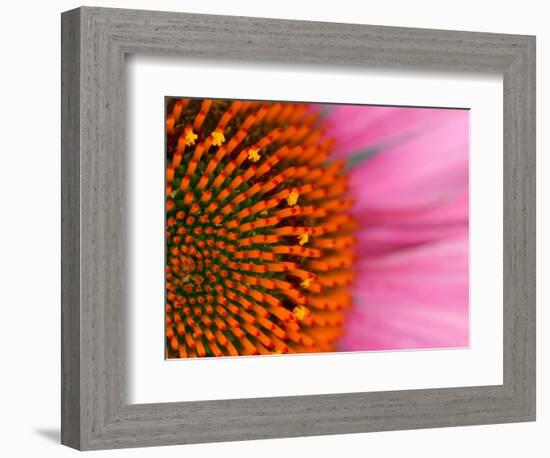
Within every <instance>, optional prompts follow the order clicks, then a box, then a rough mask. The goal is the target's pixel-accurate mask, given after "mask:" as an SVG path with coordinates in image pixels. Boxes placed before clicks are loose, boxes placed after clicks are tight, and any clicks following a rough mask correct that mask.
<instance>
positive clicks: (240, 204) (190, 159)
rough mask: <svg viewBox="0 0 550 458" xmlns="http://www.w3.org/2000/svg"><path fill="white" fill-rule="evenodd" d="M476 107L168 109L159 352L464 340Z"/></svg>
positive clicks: (231, 105)
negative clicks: (162, 333)
mask: <svg viewBox="0 0 550 458" xmlns="http://www.w3.org/2000/svg"><path fill="white" fill-rule="evenodd" d="M468 159H469V111H468V110H462V109H437V108H408V107H387V106H364V105H329V104H306V103H288V102H259V101H240V100H235V101H233V100H210V99H189V98H167V99H166V357H167V358H186V357H206V356H239V355H258V354H260V355H273V354H285V353H320V352H334V351H372V350H407V349H420V348H457V347H465V346H468V344H469V303H468V290H469V284H468V276H469V270H468V259H469V248H468V246H469V240H468V212H469V198H468V183H469V176H468V168H469V162H468Z"/></svg>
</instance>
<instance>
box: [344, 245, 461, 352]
mask: <svg viewBox="0 0 550 458" xmlns="http://www.w3.org/2000/svg"><path fill="white" fill-rule="evenodd" d="M357 269H358V278H357V280H356V282H355V288H354V304H353V308H352V309H351V310H350V312H349V314H348V320H347V327H346V333H345V336H344V337H343V338H342V339H341V341H340V348H341V349H342V350H344V351H351V350H363V351H365V350H384V349H386V350H387V349H413V348H438V347H464V346H467V345H468V339H469V299H468V240H467V239H466V238H460V239H454V240H445V241H441V242H435V243H432V244H428V245H423V246H421V247H417V248H414V249H408V250H401V251H397V252H395V253H391V254H386V255H382V256H372V257H369V258H365V259H362V260H360V261H359V262H358V265H357Z"/></svg>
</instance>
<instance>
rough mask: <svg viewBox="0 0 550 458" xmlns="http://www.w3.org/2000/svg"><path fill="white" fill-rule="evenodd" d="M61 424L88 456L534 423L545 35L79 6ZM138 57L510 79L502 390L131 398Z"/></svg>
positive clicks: (65, 187)
mask: <svg viewBox="0 0 550 458" xmlns="http://www.w3.org/2000/svg"><path fill="white" fill-rule="evenodd" d="M61 35H62V314H61V315H62V388H61V389H62V428H61V441H62V443H63V444H66V445H68V446H71V447H74V448H77V449H81V450H84V449H104V448H117V447H138V446H152V445H166V444H183V443H194V442H214V441H231V440H241V439H260V438H275V437H292V436H306V435H321V434H338V433H355V432H366V431H381V430H397V429H411V428H432V427H441V426H456V425H472V424H485V423H505V422H519V421H530V420H534V419H535V38H534V37H532V36H520V35H502V34H489V33H472V32H456V31H444V30H423V29H410V28H397V27H380V26H367V25H350V24H333V23H320V22H307V21H287V20H271V19H257V18H247V17H229V16H209V15H197V14H184V13H171V12H153V11H133V10H120V9H106V8H90V7H83V8H79V9H76V10H72V11H68V12H65V13H63V14H62V34H61ZM129 53H154V54H159V53H162V54H175V55H181V56H202V57H208V58H224V59H228V58H229V59H248V60H251V59H252V60H261V61H271V62H293V63H313V64H332V65H348V66H369V65H375V66H394V67H406V68H421V69H443V70H450V71H457V70H471V71H480V72H498V73H500V74H503V77H504V374H503V376H504V378H503V380H504V383H503V385H497V386H477V387H476V386H473V387H463V388H445V389H425V390H411V391H392V392H388V391H386V392H377V393H372V392H371V393H352V394H327V395H317V396H295V397H277V398H264V399H239V400H225V401H201V402H184V403H165V404H143V405H130V404H128V403H127V402H126V400H125V399H126V397H125V389H124V387H125V386H126V381H125V377H126V375H125V374H126V371H125V357H124V336H125V325H126V323H125V321H124V313H125V312H124V310H125V304H126V291H125V279H126V266H125V262H126V261H125V253H126V246H125V230H124V228H125V224H126V219H125V198H126V196H125V193H126V187H125V175H126V171H125V155H126V151H125V138H124V126H125V119H124V117H125V87H124V81H125V79H124V62H125V55H127V54H129Z"/></svg>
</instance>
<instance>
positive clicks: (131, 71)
mask: <svg viewBox="0 0 550 458" xmlns="http://www.w3.org/2000/svg"><path fill="white" fill-rule="evenodd" d="M61 70H62V443H63V444H65V445H68V446H70V447H74V448H77V449H80V450H89V449H106V448H120V447H141V446H153V445H169V444H185V443H197V442H215V441H232V440H246V439H261V438H277V437H293V436H306V435H321V434H341V433H356V432H369V431H382V430H397V429H413V428H433V427H442V426H459V425H472V424H486V423H504V422H520V421H533V420H534V419H535V38H534V37H531V36H518V35H503V34H488V33H474V32H458V31H443V30H427V29H408V28H398V27H381V26H368V25H355V24H333V23H320V22H307V21H288V20H272V19H259V18H247V17H229V16H209V15H197V14H186V13H174V12H153V11H134V10H122V9H107V8H93V7H82V8H78V9H76V10H72V11H68V12H65V13H63V15H62V67H61Z"/></svg>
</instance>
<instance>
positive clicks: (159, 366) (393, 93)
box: [126, 56, 503, 403]
mask: <svg viewBox="0 0 550 458" xmlns="http://www.w3.org/2000/svg"><path fill="white" fill-rule="evenodd" d="M222 80H223V81H231V84H230V85H220V84H218V82H219V81H222ZM334 81H337V82H338V84H336V85H335V84H332V82H334ZM126 84H127V87H128V98H129V102H128V107H127V112H128V114H129V117H128V127H127V132H128V137H129V142H128V157H129V158H130V164H131V165H130V167H129V169H130V172H129V176H130V183H131V185H130V188H129V195H130V196H131V200H132V203H131V205H130V208H131V210H130V224H129V225H128V226H129V228H130V231H131V232H130V234H129V252H130V253H131V255H132V259H131V260H130V261H129V263H128V264H129V266H130V269H131V274H130V288H129V290H130V301H129V302H130V304H129V309H130V314H129V315H130V318H129V319H128V323H129V329H130V330H131V338H130V342H129V345H128V349H129V353H130V354H129V359H130V361H131V364H130V367H131V370H130V375H129V380H130V387H131V390H130V392H131V396H130V399H129V401H130V402H134V403H148V402H177V401H196V400H210V399H236V398H250V397H267V396H297V395H305V394H323V393H352V392H358V391H386V390H405V389H418V388H443V387H453V386H475V385H499V384H501V383H502V289H503V288H502V284H503V278H502V276H503V273H502V271H503V269H502V265H503V264H502V227H503V220H502V205H495V202H502V198H503V197H502V194H503V192H502V162H503V160H502V77H501V76H497V75H495V74H492V75H490V74H488V75H476V74H472V73H460V74H458V73H444V72H417V71H416V72H413V71H406V70H399V71H396V70H384V69H369V70H365V69H363V70H361V71H359V70H357V71H353V72H350V70H349V69H339V68H337V67H325V68H323V71H322V72H320V71H319V67H316V66H300V67H298V68H297V67H296V66H292V65H288V66H281V65H279V66H277V67H274V66H269V67H268V68H266V66H262V65H259V64H253V63H239V64H236V63H235V62H230V61H227V62H223V63H213V62H211V61H204V60H197V59H174V58H159V57H155V58H150V57H143V56H134V57H131V58H130V59H129V62H127V83H126ZM190 87H192V88H193V90H192V91H193V92H192V94H195V95H205V94H208V96H210V97H220V98H246V97H248V98H253V99H254V98H264V99H269V100H281V99H285V100H307V101H317V102H320V101H321V102H339V103H351V102H354V103H378V104H382V103H386V104H395V105H397V104H403V105H409V106H442V107H469V108H471V112H470V169H471V173H470V188H471V189H470V196H471V208H470V234H471V236H470V239H471V247H470V248H471V249H470V263H471V275H470V277H471V278H470V304H471V308H470V319H471V326H470V348H462V349H440V350H436V349H431V350H423V351H419V350H417V351H393V352H353V353H348V354H342V353H332V354H322V355H299V356H298V355H280V356H269V357H262V356H259V357H252V358H243V357H239V358H223V359H220V358H216V359H211V358H207V359H201V360H199V361H197V360H192V359H183V360H176V361H174V360H172V361H164V359H163V354H164V331H165V324H164V313H163V311H162V307H161V305H162V304H163V301H164V268H163V266H164V225H163V222H164V218H163V215H164V212H165V207H164V199H163V193H164V185H163V184H164V175H165V172H164V155H163V154H158V153H159V152H160V151H161V150H162V145H164V128H165V126H164V121H163V119H164V103H163V102H164V96H165V95H166V94H171V95H178V94H186V93H189V92H188V91H189V90H190V89H189V88H190ZM186 91H187V92H186ZM154 151H157V154H154ZM152 153H153V154H152ZM155 304H156V305H155ZM327 371H330V373H331V374H337V376H327ZM227 374H231V377H227ZM166 380H185V386H186V389H185V390H181V389H180V387H179V384H177V383H172V384H168V385H167V384H166ZM219 380H224V383H223V384H222V385H221V386H220V383H218V381H219ZM297 380H299V383H297V382H296V381H297Z"/></svg>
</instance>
